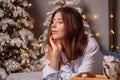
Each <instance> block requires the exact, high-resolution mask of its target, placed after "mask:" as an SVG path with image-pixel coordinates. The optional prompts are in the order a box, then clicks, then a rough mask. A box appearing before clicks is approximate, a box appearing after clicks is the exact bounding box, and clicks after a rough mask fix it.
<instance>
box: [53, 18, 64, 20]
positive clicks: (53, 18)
mask: <svg viewBox="0 0 120 80" xmlns="http://www.w3.org/2000/svg"><path fill="white" fill-rule="evenodd" d="M53 20H55V18H53ZM58 20H63V19H62V18H58Z"/></svg>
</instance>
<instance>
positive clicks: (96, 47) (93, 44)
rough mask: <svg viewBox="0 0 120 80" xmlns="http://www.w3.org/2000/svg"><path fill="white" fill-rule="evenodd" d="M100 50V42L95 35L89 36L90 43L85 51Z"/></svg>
mask: <svg viewBox="0 0 120 80" xmlns="http://www.w3.org/2000/svg"><path fill="white" fill-rule="evenodd" d="M98 51H100V47H99V44H98V42H97V41H96V39H95V38H94V37H89V38H88V44H87V46H86V48H85V53H91V52H98Z"/></svg>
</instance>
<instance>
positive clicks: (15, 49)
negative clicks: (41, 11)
mask: <svg viewBox="0 0 120 80" xmlns="http://www.w3.org/2000/svg"><path fill="white" fill-rule="evenodd" d="M31 5H32V4H31V3H30V1H29V0H0V68H2V69H3V70H5V71H6V72H7V74H10V73H13V72H25V71H37V70H38V69H40V68H41V66H42V65H41V60H40V57H41V56H42V55H41V53H40V51H39V49H40V45H41V43H40V42H38V41H37V39H35V38H34V34H33V33H32V31H31V30H32V29H33V27H34V26H33V23H32V22H33V20H32V18H31V17H30V15H29V13H28V12H27V9H28V8H29V7H31Z"/></svg>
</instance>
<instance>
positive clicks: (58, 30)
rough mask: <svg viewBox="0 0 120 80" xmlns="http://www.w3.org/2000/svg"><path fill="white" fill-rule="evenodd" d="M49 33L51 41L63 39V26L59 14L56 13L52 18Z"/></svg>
mask: <svg viewBox="0 0 120 80" xmlns="http://www.w3.org/2000/svg"><path fill="white" fill-rule="evenodd" d="M51 33H52V36H53V39H56V40H58V39H59V40H61V39H64V36H65V26H64V22H63V18H62V15H61V13H60V12H57V13H56V14H55V16H54V17H53V23H52V25H51Z"/></svg>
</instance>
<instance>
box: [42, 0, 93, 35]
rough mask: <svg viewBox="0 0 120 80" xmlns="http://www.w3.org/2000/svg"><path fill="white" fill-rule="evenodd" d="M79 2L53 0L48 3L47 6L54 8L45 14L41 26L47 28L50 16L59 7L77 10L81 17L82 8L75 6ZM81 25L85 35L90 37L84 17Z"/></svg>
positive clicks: (77, 0) (76, 0) (73, 0)
mask: <svg viewBox="0 0 120 80" xmlns="http://www.w3.org/2000/svg"><path fill="white" fill-rule="evenodd" d="M79 2H80V0H53V1H49V2H48V4H49V5H55V8H54V9H52V11H49V12H47V17H46V19H45V22H44V23H43V25H44V26H46V27H48V26H49V24H50V20H51V17H52V14H53V13H54V11H55V10H57V9H58V8H60V7H65V6H70V7H73V8H75V9H76V10H78V12H79V13H80V14H81V15H82V12H83V10H82V8H80V7H77V6H76V5H77V4H78V3H79ZM83 23H84V27H86V30H87V31H86V33H87V34H88V35H89V36H92V34H91V31H90V29H89V24H88V23H87V21H86V20H85V17H84V15H83ZM45 31H47V30H45Z"/></svg>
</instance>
